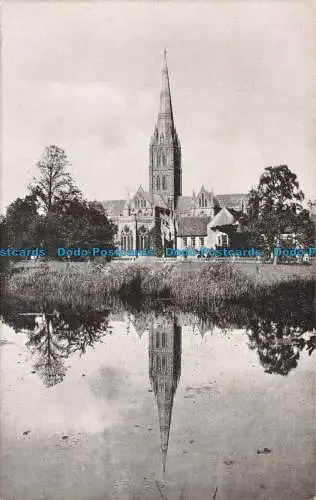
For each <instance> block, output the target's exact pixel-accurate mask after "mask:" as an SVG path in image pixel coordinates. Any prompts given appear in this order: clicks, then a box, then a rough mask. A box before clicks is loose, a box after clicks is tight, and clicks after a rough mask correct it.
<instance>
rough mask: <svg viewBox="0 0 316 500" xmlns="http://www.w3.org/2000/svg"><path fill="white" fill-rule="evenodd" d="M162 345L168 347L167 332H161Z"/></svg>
mask: <svg viewBox="0 0 316 500" xmlns="http://www.w3.org/2000/svg"><path fill="white" fill-rule="evenodd" d="M161 347H166V332H162V333H161Z"/></svg>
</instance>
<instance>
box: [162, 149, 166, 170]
mask: <svg viewBox="0 0 316 500" xmlns="http://www.w3.org/2000/svg"><path fill="white" fill-rule="evenodd" d="M161 158H162V164H163V166H164V167H165V166H166V165H167V158H166V153H164V152H163V153H162V155H161Z"/></svg>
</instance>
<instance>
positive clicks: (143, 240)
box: [137, 226, 149, 250]
mask: <svg viewBox="0 0 316 500" xmlns="http://www.w3.org/2000/svg"><path fill="white" fill-rule="evenodd" d="M148 240H149V238H148V232H147V230H146V228H145V227H144V226H142V227H141V228H140V230H139V233H138V244H137V248H138V250H146V249H147V248H148Z"/></svg>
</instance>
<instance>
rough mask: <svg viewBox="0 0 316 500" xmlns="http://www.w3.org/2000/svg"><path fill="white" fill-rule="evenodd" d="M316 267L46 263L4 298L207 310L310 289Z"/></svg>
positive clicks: (15, 281) (14, 280) (11, 285)
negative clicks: (151, 303)
mask: <svg viewBox="0 0 316 500" xmlns="http://www.w3.org/2000/svg"><path fill="white" fill-rule="evenodd" d="M315 275H316V269H315V267H314V266H306V267H305V266H286V265H278V266H272V265H264V266H261V267H260V268H258V267H257V266H256V265H255V264H243V263H235V264H233V263H231V262H228V261H219V262H197V261H187V262H174V261H166V262H161V261H143V262H142V261H139V262H138V261H137V262H131V261H125V262H123V261H122V262H121V261H120V262H118V261H113V262H111V263H110V264H106V265H101V264H97V263H96V262H94V263H88V262H82V263H70V264H67V263H64V262H52V263H50V262H46V263H41V264H39V265H37V266H34V267H32V268H28V269H25V270H22V271H20V272H17V273H15V274H13V275H10V276H9V277H8V278H7V281H6V283H5V290H4V295H5V298H6V300H9V301H12V300H14V301H23V300H27V302H28V303H34V304H37V306H38V308H39V309H41V310H45V308H46V307H47V306H48V304H50V305H51V303H52V301H53V302H54V303H56V305H57V304H62V305H63V306H65V307H67V306H69V307H74V306H76V305H78V306H82V305H86V304H90V305H91V308H93V309H95V310H97V309H99V308H102V307H104V304H105V303H109V301H111V300H113V298H115V297H119V298H120V299H122V300H124V301H125V302H130V303H132V302H136V301H140V300H141V299H148V298H150V299H172V301H173V302H174V303H175V304H178V305H180V306H181V307H183V308H185V309H187V310H191V311H194V310H207V309H208V308H210V306H212V305H214V304H215V303H219V302H220V303H236V302H238V303H243V304H244V305H245V304H247V303H252V302H254V301H262V300H265V298H266V297H271V296H275V298H276V300H277V299H278V297H279V296H280V294H284V293H285V294H286V293H297V291H298V290H299V289H300V288H301V287H302V286H305V287H306V286H308V287H310V291H311V293H313V282H314V280H315Z"/></svg>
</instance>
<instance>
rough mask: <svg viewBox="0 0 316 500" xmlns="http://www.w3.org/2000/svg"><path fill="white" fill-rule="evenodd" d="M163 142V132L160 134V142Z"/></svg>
mask: <svg viewBox="0 0 316 500" xmlns="http://www.w3.org/2000/svg"><path fill="white" fill-rule="evenodd" d="M162 143H163V133H162V132H161V134H160V144H162Z"/></svg>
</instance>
